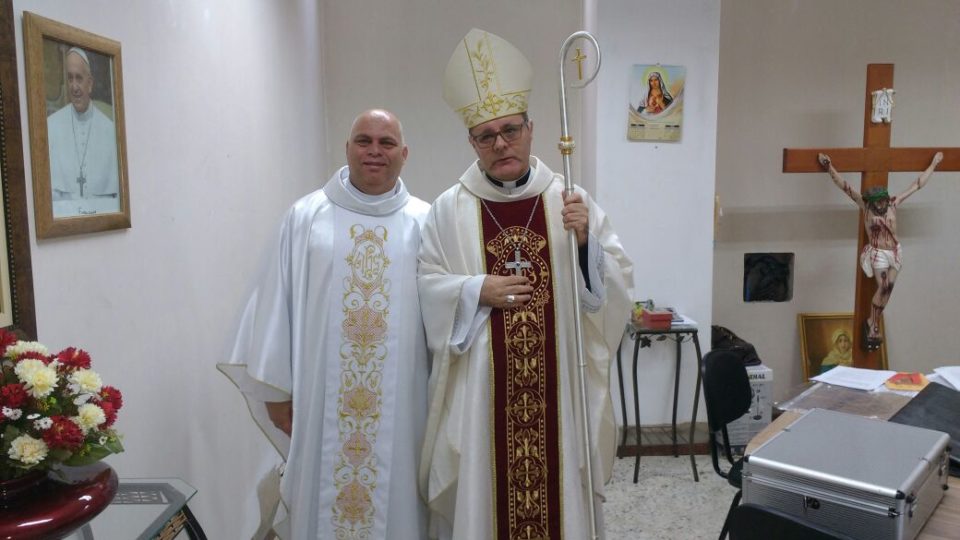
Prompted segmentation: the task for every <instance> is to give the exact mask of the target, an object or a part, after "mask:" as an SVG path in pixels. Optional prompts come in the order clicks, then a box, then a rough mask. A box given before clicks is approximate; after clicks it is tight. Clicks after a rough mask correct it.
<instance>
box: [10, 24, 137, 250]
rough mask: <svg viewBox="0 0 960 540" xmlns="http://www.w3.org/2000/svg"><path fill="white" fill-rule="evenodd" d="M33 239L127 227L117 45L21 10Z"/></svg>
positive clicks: (127, 200)
mask: <svg viewBox="0 0 960 540" xmlns="http://www.w3.org/2000/svg"><path fill="white" fill-rule="evenodd" d="M23 35H24V38H23V39H24V43H25V58H26V70H27V112H28V116H29V119H30V155H31V161H30V162H31V164H32V165H33V206H34V215H35V217H36V224H37V238H53V237H58V236H68V235H73V234H83V233H90V232H98V231H106V230H111V229H125V228H129V227H130V190H129V186H128V181H127V155H126V138H125V136H124V122H123V83H122V81H123V77H122V71H121V67H120V43H118V42H116V41H113V40H111V39H108V38H105V37H102V36H98V35H95V34H91V33H89V32H86V31H83V30H80V29H79V28H74V27H72V26H68V25H66V24H63V23H59V22H56V21H52V20H50V19H45V18H43V17H40V16H39V15H36V14H33V13H29V12H24V14H23Z"/></svg>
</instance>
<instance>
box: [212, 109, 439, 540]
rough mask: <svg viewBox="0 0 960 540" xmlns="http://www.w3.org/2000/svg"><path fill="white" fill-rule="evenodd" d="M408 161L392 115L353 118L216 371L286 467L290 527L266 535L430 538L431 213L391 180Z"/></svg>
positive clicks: (283, 234) (283, 492)
mask: <svg viewBox="0 0 960 540" xmlns="http://www.w3.org/2000/svg"><path fill="white" fill-rule="evenodd" d="M407 152H408V151H407V147H406V145H404V143H403V133H402V129H401V126H400V122H399V120H397V118H396V117H395V116H394V115H393V114H392V113H390V112H388V111H385V110H370V111H367V112H364V113H363V114H361V115H360V116H358V117H357V119H356V120H355V121H354V123H353V127H352V130H351V133H350V138H349V140H348V141H347V144H346V154H347V163H348V165H347V166H346V167H343V168H341V169H340V170H339V171H337V172H336V173H335V174H334V175H333V177H331V178H330V180H329V181H328V182H327V183H326V185H324V186H323V188H322V189H319V190H317V191H315V192H313V193H311V194H309V195H307V196H306V197H303V198H302V199H300V200H299V201H297V202H296V203H295V204H294V205H293V207H292V208H291V209H290V210H289V211H288V212H287V215H286V217H285V219H284V220H283V224H282V226H281V230H280V236H279V239H278V243H277V248H276V251H275V253H273V254H272V255H271V257H270V259H269V265H268V269H267V271H266V273H265V275H264V276H263V278H262V279H261V281H260V283H259V286H258V287H257V288H256V290H255V291H254V293H253V295H252V296H251V298H250V301H249V302H248V304H247V307H246V309H245V311H244V314H243V318H242V323H241V328H240V331H239V333H238V336H237V339H236V344H235V347H234V351H233V354H232V358H231V361H230V363H229V364H222V365H221V366H220V369H221V371H223V373H224V374H226V375H227V376H228V377H230V379H231V380H232V381H233V382H234V383H235V384H236V385H237V387H238V388H239V389H240V391H241V392H242V393H243V396H244V397H245V398H246V400H247V403H248V405H249V406H250V410H251V413H252V414H253V417H254V419H255V420H256V421H257V423H258V424H259V425H260V427H261V428H262V429H263V431H264V433H265V434H266V435H267V436H268V437H269V438H270V439H271V441H272V442H273V444H274V445H275V446H276V448H277V451H278V452H279V453H280V455H281V456H282V457H283V458H284V460H285V468H284V472H283V476H282V478H281V480H280V497H281V502H282V510H283V512H284V513H286V514H287V519H285V520H284V519H281V520H280V521H281V522H280V523H277V524H275V525H274V524H273V523H272V521H273V519H272V517H271V518H270V519H269V520H268V521H269V522H268V523H266V524H265V525H264V526H263V527H261V529H262V530H269V528H270V527H271V526H272V527H273V528H274V530H275V532H276V533H277V534H279V536H280V537H281V538H292V539H301V538H364V539H387V538H389V539H391V540H394V539H401V540H420V539H422V538H424V537H425V535H426V522H427V521H426V517H427V514H426V507H425V506H424V505H423V502H422V500H421V499H420V497H419V496H418V493H417V487H416V486H417V482H416V465H417V459H418V457H419V451H420V444H421V441H422V438H423V433H424V424H425V421H426V406H427V403H426V393H427V374H428V370H429V368H428V365H427V354H426V342H425V337H424V331H423V323H422V320H421V318H420V303H419V299H418V295H417V282H416V271H417V258H416V254H417V251H418V249H419V246H420V229H421V224H422V222H423V219H424V217H425V215H426V213H427V211H428V209H429V207H428V205H427V204H426V203H424V202H423V201H421V200H419V199H417V198H415V197H412V196H411V195H410V194H409V193H408V192H407V189H406V187H405V186H404V184H403V181H402V180H401V179H400V177H399V174H400V169H401V168H402V167H403V163H404V161H405V160H406V157H407ZM266 514H267V516H268V517H270V514H271V512H270V511H269V510H268V511H267V512H266ZM280 515H281V517H283V513H281V514H280Z"/></svg>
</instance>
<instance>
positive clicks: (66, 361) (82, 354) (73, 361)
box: [57, 347, 90, 369]
mask: <svg viewBox="0 0 960 540" xmlns="http://www.w3.org/2000/svg"><path fill="white" fill-rule="evenodd" d="M57 360H59V361H60V364H61V365H62V366H65V367H67V368H75V369H90V355H89V354H87V351H85V350H83V349H78V348H76V347H67V348H66V349H64V350H62V351H60V352H59V353H57Z"/></svg>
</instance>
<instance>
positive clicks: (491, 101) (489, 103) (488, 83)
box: [456, 33, 530, 127]
mask: <svg viewBox="0 0 960 540" xmlns="http://www.w3.org/2000/svg"><path fill="white" fill-rule="evenodd" d="M463 46H464V48H465V49H466V50H467V59H468V60H469V61H470V67H471V70H472V72H473V82H474V85H475V86H476V90H477V100H476V101H474V102H473V103H470V104H468V105H465V106H463V107H461V108H459V109H457V111H456V112H457V114H459V115H460V117H461V118H462V119H463V122H464V123H465V124H466V125H467V126H468V127H473V126H476V125H478V124H482V123H483V122H486V121H488V120H493V119H496V118H501V117H504V116H510V115H512V114H520V113H523V112H526V110H527V97H528V95H529V93H530V89H529V88H526V89H522V90H515V91H511V92H504V91H503V89H502V86H501V81H500V77H499V75H498V74H499V70H498V69H497V63H496V61H495V60H494V55H493V47H492V45H491V44H490V35H489V34H487V33H484V34H483V36H482V37H481V38H480V39H478V40H477V41H476V42H475V43H474V47H473V48H471V47H470V43H469V42H468V41H467V38H464V40H463Z"/></svg>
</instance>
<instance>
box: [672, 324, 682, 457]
mask: <svg viewBox="0 0 960 540" xmlns="http://www.w3.org/2000/svg"><path fill="white" fill-rule="evenodd" d="M675 337H676V342H677V367H676V369H675V370H674V375H673V419H672V424H673V457H679V456H680V452H678V451H677V399H679V395H680V343H681V342H682V341H683V334H677V335H676V336H675Z"/></svg>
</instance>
